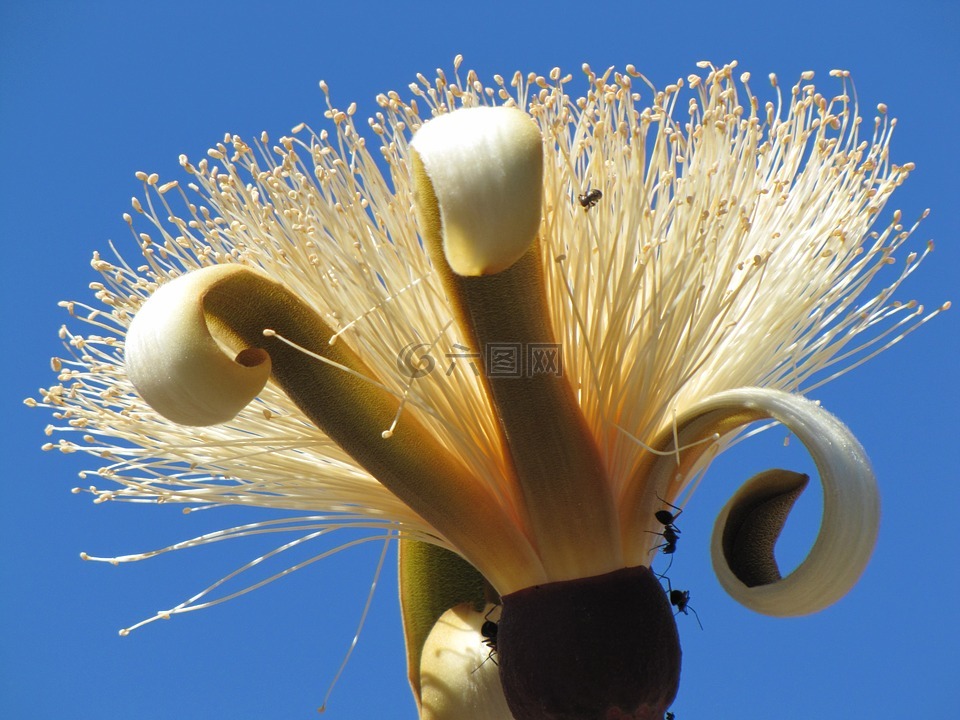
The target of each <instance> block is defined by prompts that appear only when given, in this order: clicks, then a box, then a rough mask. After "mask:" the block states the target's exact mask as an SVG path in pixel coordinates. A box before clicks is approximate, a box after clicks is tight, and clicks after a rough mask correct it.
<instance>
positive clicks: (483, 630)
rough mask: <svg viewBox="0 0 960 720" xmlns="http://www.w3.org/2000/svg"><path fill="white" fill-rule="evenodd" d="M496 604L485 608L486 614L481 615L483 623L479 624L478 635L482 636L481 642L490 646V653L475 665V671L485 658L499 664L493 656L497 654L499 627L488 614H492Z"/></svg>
mask: <svg viewBox="0 0 960 720" xmlns="http://www.w3.org/2000/svg"><path fill="white" fill-rule="evenodd" d="M497 607H498V606H497V605H494V606H493V607H492V608H490V609H489V610H487V614H486V615H484V616H483V624H482V625H481V626H480V635H481V636H482V637H483V644H484V645H486V646H487V647H488V648H490V653H489V654H488V655H487V656H486V657H485V658H484V659H483V662H482V663H480V665H479V666H478V667H477V669H476V670H474V671H473V672H476V671H477V670H479V669H480V668H482V667H483V663H485V662H486V661H487V660H490V661H491V662H492V663H493V664H494V665H500V663H498V662H497V658H496V657H494V656H495V655H496V654H497V631H498V630H499V629H500V627H499V625H497V623H496V622H495V621H494V620H491V619H490V615H492V614H493V611H494V610H496V609H497Z"/></svg>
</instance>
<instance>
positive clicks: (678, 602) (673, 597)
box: [667, 578, 703, 630]
mask: <svg viewBox="0 0 960 720" xmlns="http://www.w3.org/2000/svg"><path fill="white" fill-rule="evenodd" d="M667 590H668V591H669V592H668V593H667V596H668V597H669V598H670V604H671V605H672V606H673V607H675V608H676V609H677V612H675V613H674V615H678V614H679V613H683V614H684V615H687V614H688V613H687V611H688V610H689V611H690V612H692V613H693V616H694V617H695V618H696V619H697V625H699V626H700V629H701V630H703V623H701V622H700V616H699V615H697V611H696V610H694V609H693V608H692V607H690V591H689V590H674V589H673V586H672V585H671V584H670V578H667Z"/></svg>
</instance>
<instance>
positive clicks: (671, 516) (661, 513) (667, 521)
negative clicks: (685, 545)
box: [653, 495, 683, 532]
mask: <svg viewBox="0 0 960 720" xmlns="http://www.w3.org/2000/svg"><path fill="white" fill-rule="evenodd" d="M657 500H659V501H660V502H662V503H663V504H664V505H669V506H670V507H672V508H673V509H674V510H676V512H675V513H672V512H670V511H669V510H657V511H656V512H655V513H654V514H653V516H654V517H655V518H656V519H657V522H658V523H660V524H661V525H663V526H664V527H672V528H673V529H674V530H676V531H677V532H680V531H679V530H677V526H676V525H674V523H675V522H676V521H677V518H678V517H680V516H681V515H683V508H678V507H677V506H676V505H674V504H673V503H671V502H667V501H666V500H664V499H663V498H662V497H660V496H659V495H657Z"/></svg>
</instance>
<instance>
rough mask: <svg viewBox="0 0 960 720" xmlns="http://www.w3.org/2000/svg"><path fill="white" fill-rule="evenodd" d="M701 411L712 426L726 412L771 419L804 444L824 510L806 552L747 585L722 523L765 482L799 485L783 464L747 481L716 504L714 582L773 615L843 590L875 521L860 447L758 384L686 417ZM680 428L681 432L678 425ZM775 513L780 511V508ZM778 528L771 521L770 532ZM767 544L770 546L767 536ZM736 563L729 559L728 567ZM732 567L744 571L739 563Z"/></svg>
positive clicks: (819, 415)
mask: <svg viewBox="0 0 960 720" xmlns="http://www.w3.org/2000/svg"><path fill="white" fill-rule="evenodd" d="M706 415H710V416H713V417H714V418H715V419H716V420H717V423H718V425H722V424H723V420H724V419H725V418H726V419H728V418H729V417H730V416H737V415H746V416H748V417H750V419H751V421H752V420H755V419H756V418H757V417H758V416H760V417H770V418H774V419H776V420H778V421H779V422H781V423H782V424H783V425H785V426H786V427H787V428H789V429H790V430H791V432H793V434H794V435H796V437H797V438H798V439H799V440H800V441H801V442H802V443H803V444H804V445H805V446H806V448H807V450H808V451H809V453H810V455H811V456H812V458H813V460H814V462H815V463H816V466H817V470H818V471H819V474H820V481H821V483H822V485H823V517H822V520H821V524H820V530H819V532H818V534H817V539H816V541H815V542H814V544H813V547H812V548H811V550H810V553H809V554H808V555H807V557H806V559H805V560H804V561H803V562H802V563H801V564H800V565H799V566H798V567H797V568H796V569H795V570H794V571H793V572H791V573H790V574H789V575H787V576H786V577H784V578H782V579H779V580H776V579H775V578H773V577H769V576H768V577H767V578H766V580H770V582H766V584H758V585H755V586H753V587H748V585H747V584H746V583H744V581H743V580H741V579H740V578H739V577H738V576H737V573H736V572H734V570H733V569H732V568H731V564H730V561H729V558H728V553H725V551H724V534H725V531H727V534H728V547H729V532H730V531H729V530H727V529H728V527H729V526H730V520H731V515H737V514H738V512H739V513H740V514H741V515H742V513H743V512H744V508H748V507H752V508H756V506H757V504H758V503H757V497H758V493H759V494H761V495H762V494H763V492H764V488H767V490H768V491H769V489H770V487H771V486H776V485H777V484H782V485H784V486H790V485H791V484H792V485H793V486H794V488H795V487H796V486H797V485H798V484H799V481H798V480H797V478H796V477H794V478H793V479H791V478H790V477H789V475H785V474H784V473H785V472H786V471H775V472H773V473H769V474H761V476H756V477H754V478H752V479H751V480H750V481H748V482H747V484H746V485H745V486H744V487H743V488H742V489H741V490H740V491H739V492H738V493H737V494H736V495H734V497H733V498H732V499H731V500H730V502H728V503H727V505H726V506H725V507H724V508H723V510H722V511H721V512H720V515H719V516H718V518H717V521H716V524H715V526H714V531H713V539H712V543H711V545H712V556H713V566H714V570H715V572H716V573H717V577H718V578H719V580H720V584H721V585H723V587H724V589H725V590H726V591H727V592H728V593H729V594H730V595H731V596H732V597H733V598H734V599H735V600H737V601H738V602H740V603H742V604H743V605H745V606H747V607H749V608H751V609H752V610H756V611H757V612H760V613H764V614H766V615H773V616H780V617H785V616H793V615H806V614H809V613H813V612H817V611H819V610H822V609H824V608H826V607H828V606H829V605H831V604H833V603H834V602H836V601H837V600H839V599H840V598H842V597H843V596H844V595H846V594H847V592H849V591H850V589H851V588H852V587H853V586H854V584H856V582H857V580H858V579H859V578H860V575H861V574H862V573H863V570H864V568H865V567H866V565H867V562H868V561H869V559H870V556H871V554H872V552H873V548H874V545H875V543H876V538H877V531H878V527H879V522H880V499H879V494H878V491H877V485H876V479H875V478H874V475H873V471H872V469H871V467H870V463H869V461H868V459H867V456H866V452H865V451H864V449H863V447H862V446H861V445H860V443H859V442H858V441H857V439H856V438H855V437H854V436H853V434H852V433H851V432H850V430H849V429H848V428H847V427H846V426H845V425H844V424H843V423H841V422H840V421H839V420H838V419H837V418H836V417H834V416H833V415H832V414H830V413H829V412H827V411H826V410H824V409H823V408H821V407H820V406H819V405H818V404H816V403H814V402H811V401H810V400H807V399H805V398H803V397H801V396H799V395H793V394H789V393H785V392H781V391H778V390H769V389H761V388H743V389H740V390H733V391H729V392H724V393H720V394H718V395H714V396H713V397H711V398H708V399H707V400H705V401H703V402H702V403H699V404H698V405H697V406H696V407H695V408H692V409H691V411H690V412H689V413H685V417H687V418H692V421H693V420H695V419H696V418H703V417H704V416H706ZM680 435H681V436H682V435H683V428H682V427H681V429H680ZM790 492H792V490H791V489H790V487H784V488H781V490H776V489H774V490H773V491H770V492H769V494H770V496H771V497H784V496H785V495H788V494H789V493H790ZM797 493H798V491H797ZM790 504H792V499H789V500H788V501H787V505H788V506H787V508H786V509H787V510H788V509H789V505H790ZM762 514H763V513H762V512H761V515H762ZM774 514H776V513H774ZM781 514H783V515H784V516H785V511H784V512H783V513H781ZM767 520H769V517H768V518H767ZM760 521H762V518H761V519H760ZM742 522H743V519H742V517H741V518H740V519H739V520H736V523H739V524H742ZM747 522H748V523H749V522H750V521H747ZM741 530H742V528H741ZM778 533H779V528H776V532H774V533H773V537H774V539H775V536H776V534H778ZM768 549H769V550H771V551H772V541H771V542H770V547H769V548H768ZM737 563H738V561H737V560H736V559H734V565H735V566H736V565H737ZM739 572H740V574H741V575H743V571H742V569H739ZM776 574H777V575H778V574H779V572H777V573H776ZM753 582H756V580H755V579H754V580H753Z"/></svg>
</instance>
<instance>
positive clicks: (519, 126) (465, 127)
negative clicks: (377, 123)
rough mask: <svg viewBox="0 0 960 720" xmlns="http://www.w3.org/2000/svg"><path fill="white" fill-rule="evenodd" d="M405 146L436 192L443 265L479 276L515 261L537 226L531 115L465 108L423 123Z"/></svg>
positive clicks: (539, 177) (538, 173)
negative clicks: (419, 164)
mask: <svg viewBox="0 0 960 720" xmlns="http://www.w3.org/2000/svg"><path fill="white" fill-rule="evenodd" d="M411 145H412V146H413V148H414V150H416V151H417V153H418V155H419V157H420V160H421V162H422V163H423V168H424V169H425V171H426V174H427V176H428V177H429V179H430V184H431V185H432V186H433V192H434V193H435V194H436V198H437V202H438V204H439V210H440V220H441V222H442V224H443V250H444V254H445V255H446V258H447V263H448V264H449V265H450V267H451V269H452V270H453V271H454V272H455V273H457V274H458V275H470V276H476V275H487V274H492V273H498V272H501V271H502V270H506V269H507V268H508V267H510V266H511V265H513V264H514V263H515V262H516V261H517V260H519V259H520V258H521V257H522V256H523V254H524V253H525V252H526V251H527V250H528V249H529V248H530V244H531V243H532V242H533V240H534V238H535V237H536V234H537V231H538V230H539V228H540V212H541V203H542V195H543V141H542V138H541V136H540V131H539V129H538V128H537V125H536V124H535V123H534V122H533V119H532V118H531V117H530V116H529V115H527V114H526V113H525V112H523V111H522V110H518V109H516V108H508V107H475V108H465V109H461V110H457V111H456V112H452V113H449V114H447V115H440V116H438V117H436V118H434V119H432V120H430V121H429V122H427V123H425V124H424V125H423V126H422V127H421V128H420V129H419V130H418V131H417V134H416V135H415V136H414V138H413V141H412V143H411ZM425 211H426V209H424V208H420V212H421V213H423V212H425Z"/></svg>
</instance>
